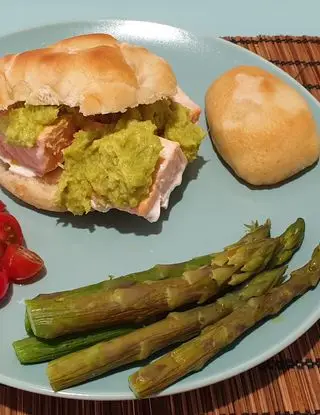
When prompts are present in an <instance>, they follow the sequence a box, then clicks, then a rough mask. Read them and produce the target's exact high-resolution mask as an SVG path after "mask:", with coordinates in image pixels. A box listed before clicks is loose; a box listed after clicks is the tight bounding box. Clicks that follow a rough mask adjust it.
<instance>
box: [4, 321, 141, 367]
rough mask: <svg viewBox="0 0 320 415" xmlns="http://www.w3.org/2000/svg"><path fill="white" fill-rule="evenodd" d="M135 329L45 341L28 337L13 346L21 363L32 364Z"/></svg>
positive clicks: (106, 331)
mask: <svg viewBox="0 0 320 415" xmlns="http://www.w3.org/2000/svg"><path fill="white" fill-rule="evenodd" d="M134 329H135V328H134V327H120V328H114V329H102V330H96V331H94V332H90V333H85V334H82V336H74V335H72V336H67V337H65V338H58V339H51V340H44V339H39V338H37V337H26V338H24V339H21V340H17V341H15V342H14V343H13V344H12V346H13V348H14V351H15V353H16V355H17V358H18V359H19V361H20V363H22V364H24V365H26V364H32V363H41V362H46V361H49V360H53V359H57V358H58V357H61V356H64V355H66V354H69V353H73V352H75V351H78V350H81V349H84V348H86V347H89V346H92V345H93V344H96V343H98V342H101V341H107V340H111V339H113V338H115V337H119V336H124V335H125V334H127V333H130V332H132V331H133V330H134Z"/></svg>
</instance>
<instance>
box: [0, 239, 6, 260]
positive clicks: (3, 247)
mask: <svg viewBox="0 0 320 415" xmlns="http://www.w3.org/2000/svg"><path fill="white" fill-rule="evenodd" d="M6 249H7V244H6V243H5V242H3V241H1V240H0V260H1V258H2V257H3V255H4V253H5V252H6Z"/></svg>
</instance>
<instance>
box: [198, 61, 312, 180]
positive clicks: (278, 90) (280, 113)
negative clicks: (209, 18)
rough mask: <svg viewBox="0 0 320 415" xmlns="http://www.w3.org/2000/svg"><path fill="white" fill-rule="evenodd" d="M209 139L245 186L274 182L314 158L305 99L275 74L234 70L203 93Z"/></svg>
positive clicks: (241, 68)
mask: <svg viewBox="0 0 320 415" xmlns="http://www.w3.org/2000/svg"><path fill="white" fill-rule="evenodd" d="M206 115H207V120H208V125H209V129H210V133H211V138H212V141H213V143H214V145H215V147H216V149H217V150H218V152H219V153H220V155H221V156H222V158H223V159H224V160H225V161H226V163H227V164H228V165H229V166H230V167H231V168H232V169H233V170H234V172H235V173H236V174H237V175H238V176H239V177H240V178H242V179H243V180H245V181H246V182H248V183H250V184H252V185H256V186H260V185H272V184H276V183H279V182H281V181H283V180H285V179H288V178H289V177H291V176H293V175H295V174H297V173H298V172H300V171H302V170H304V169H305V168H306V167H308V166H311V165H312V164H313V163H315V162H316V161H317V160H318V158H319V148H320V146H319V135H318V133H317V126H316V122H315V120H314V118H313V115H312V113H311V110H310V108H309V107H308V104H307V102H306V100H305V99H304V98H303V97H302V96H301V95H300V94H299V93H298V92H297V91H296V90H295V89H294V88H293V87H291V86H290V85H289V84H287V83H285V82H284V81H282V80H281V79H280V78H278V77H277V76H275V75H273V74H271V73H269V72H267V71H265V70H263V69H261V68H258V67H255V66H238V67H235V68H233V69H231V70H229V71H227V72H225V73H224V74H223V75H222V76H220V77H219V78H218V79H217V80H215V81H214V82H213V83H212V84H211V85H210V87H209V88H208V90H207V93H206Z"/></svg>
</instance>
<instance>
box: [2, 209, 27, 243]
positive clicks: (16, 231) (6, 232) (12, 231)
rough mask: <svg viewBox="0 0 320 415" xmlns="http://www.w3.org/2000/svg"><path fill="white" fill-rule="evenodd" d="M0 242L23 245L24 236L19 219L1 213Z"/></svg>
mask: <svg viewBox="0 0 320 415" xmlns="http://www.w3.org/2000/svg"><path fill="white" fill-rule="evenodd" d="M0 241H3V242H6V243H7V244H20V245H21V244H22V243H23V234H22V230H21V226H20V225H19V222H18V221H17V219H16V218H15V217H14V216H12V215H10V214H9V213H6V212H0Z"/></svg>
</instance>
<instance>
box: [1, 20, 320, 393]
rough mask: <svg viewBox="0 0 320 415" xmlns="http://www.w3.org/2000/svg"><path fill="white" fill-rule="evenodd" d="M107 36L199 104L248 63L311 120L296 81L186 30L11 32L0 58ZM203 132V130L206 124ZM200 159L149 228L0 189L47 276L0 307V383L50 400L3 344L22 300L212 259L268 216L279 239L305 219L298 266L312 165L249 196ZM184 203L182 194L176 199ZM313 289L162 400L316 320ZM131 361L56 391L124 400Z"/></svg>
mask: <svg viewBox="0 0 320 415" xmlns="http://www.w3.org/2000/svg"><path fill="white" fill-rule="evenodd" d="M90 32H109V33H111V34H114V35H115V36H116V37H118V38H120V39H122V40H126V41H131V42H134V43H138V44H142V45H144V46H146V47H148V48H150V49H151V50H153V51H154V52H156V53H157V54H159V55H162V56H164V57H165V58H166V59H167V60H168V61H169V62H170V63H171V64H172V66H173V68H174V70H175V72H176V74H177V77H178V80H179V83H180V85H181V87H182V88H183V89H184V90H185V91H186V92H187V93H188V94H189V95H190V96H191V97H192V98H193V100H195V101H196V102H197V103H199V104H200V105H201V106H202V107H204V95H205V91H206V89H207V87H208V86H209V84H210V83H211V82H212V80H213V79H215V78H216V77H217V76H218V75H220V74H221V73H222V72H224V71H225V70H227V69H229V68H231V67H233V66H235V65H240V64H250V65H258V66H260V67H263V68H265V69H267V70H269V71H271V72H273V73H275V74H277V75H278V76H280V77H281V78H283V79H284V80H285V81H286V82H288V83H290V84H291V85H292V86H293V87H295V88H296V89H297V90H298V91H299V92H300V93H302V94H303V96H305V98H306V99H307V100H308V102H309V104H310V106H311V108H312V110H313V112H314V115H315V117H316V119H317V122H318V125H319V124H320V109H319V104H318V103H317V101H316V100H315V99H314V98H313V97H312V96H311V95H310V94H309V93H308V92H307V91H305V90H304V89H303V88H302V87H301V86H300V85H299V84H298V83H297V82H295V81H294V80H293V79H292V78H290V77H289V76H287V75H286V74H285V73H283V72H282V71H280V70H279V69H277V68H276V67H274V66H272V65H271V64H269V63H268V62H266V61H264V60H263V59H261V58H259V57H258V56H256V55H254V54H251V53H249V52H247V51H245V50H244V49H242V48H240V47H236V46H233V45H232V44H230V43H228V42H225V41H223V40H220V39H213V38H208V39H199V38H197V37H196V36H194V35H192V34H191V33H188V32H185V31H182V30H180V29H176V28H173V27H169V26H163V25H159V24H153V23H147V22H131V21H115V20H112V21H99V22H81V23H70V24H59V25H53V26H46V27H40V28H36V29H33V30H28V31H24V32H19V33H15V34H12V35H9V36H6V37H3V38H1V39H0V54H1V55H3V54H5V53H9V52H10V53H11V52H18V51H22V50H25V49H31V48H36V47H40V46H45V45H46V44H50V43H52V42H54V41H57V40H59V39H62V38H64V37H69V36H73V35H77V34H81V33H90ZM201 124H202V126H203V127H205V121H204V117H203V116H202V119H201ZM200 156H201V158H200V161H196V162H194V163H193V164H192V165H191V166H190V168H189V169H188V171H187V173H186V174H185V178H184V183H183V185H182V186H181V188H180V189H177V190H176V191H175V193H174V195H173V197H172V199H171V203H170V208H169V210H168V211H167V212H164V213H163V215H162V220H160V221H159V222H158V223H155V224H149V223H147V222H146V221H144V220H142V219H139V218H137V217H134V216H130V215H127V214H124V213H117V212H116V213H110V214H108V215H103V214H92V215H88V216H87V217H85V218H72V217H70V216H67V215H64V216H61V217H60V218H59V217H58V216H54V215H47V214H44V213H39V212H36V211H34V210H32V209H30V208H28V207H26V206H22V205H20V204H17V203H16V202H15V201H13V200H12V199H11V198H10V197H8V196H7V195H4V194H2V193H1V195H0V196H1V199H2V200H4V202H5V203H6V204H7V206H8V208H9V210H10V212H12V213H13V214H14V215H15V216H16V217H17V218H18V219H19V220H20V223H21V225H22V228H23V230H24V233H25V236H26V240H27V241H28V244H29V246H30V248H32V249H34V250H35V251H37V252H39V254H40V255H41V256H42V257H43V258H44V260H45V263H46V265H47V269H48V274H47V276H46V277H45V278H43V279H42V280H41V281H38V282H37V283H35V284H32V285H28V286H15V287H14V292H13V297H12V299H11V301H10V303H9V304H8V305H6V306H5V307H3V308H2V309H1V310H0V333H1V334H0V336H1V337H0V383H4V384H6V385H10V386H14V387H17V388H21V389H26V390H29V391H33V392H39V393H44V394H52V392H51V389H50V387H49V384H48V381H47V378H46V374H45V370H46V365H45V364H43V365H36V366H28V367H24V366H21V365H20V364H19V363H18V361H17V359H16V357H15V355H14V352H13V349H12V347H11V343H12V342H13V341H14V340H17V339H19V338H21V337H23V336H24V335H25V332H24V324H23V323H24V299H25V298H32V297H34V296H35V295H37V294H39V293H46V292H52V291H58V290H65V289H72V288H76V287H79V286H81V285H87V284H90V283H94V282H98V281H100V280H102V279H104V278H105V277H106V275H108V274H114V275H122V274H126V273H129V272H133V271H137V270H142V269H145V268H148V267H150V266H152V265H153V264H155V263H165V262H178V261H182V260H185V259H188V258H191V257H194V256H196V255H201V254H204V253H208V252H214V251H217V250H219V249H221V248H222V247H223V246H225V245H227V244H229V243H231V242H233V241H235V240H237V239H238V238H239V237H240V236H241V235H242V234H243V231H244V228H243V224H245V223H248V222H250V221H251V220H253V219H258V220H259V221H264V220H265V219H266V218H268V217H270V218H271V220H272V225H273V226H272V231H273V234H275V235H276V234H279V233H281V232H282V231H283V230H284V229H285V228H286V226H287V225H288V224H289V223H291V222H293V221H294V220H295V219H296V218H297V217H299V216H302V217H303V218H304V219H305V220H306V225H307V227H306V238H305V241H304V244H303V246H302V248H301V250H300V251H299V253H297V255H296V256H295V257H294V259H293V261H292V263H291V266H290V269H293V268H296V267H298V266H301V265H303V264H304V263H305V262H306V261H307V260H308V259H309V258H310V255H311V252H312V250H313V248H314V247H315V245H316V244H318V242H319V236H320V220H319V203H320V197H319V194H320V193H319V192H320V190H319V182H320V170H319V166H317V167H315V168H314V169H313V170H311V171H310V172H308V173H306V174H305V175H303V176H301V177H300V178H298V179H296V180H294V181H292V182H290V183H288V184H286V185H284V186H282V187H279V188H277V189H274V190H250V189H249V188H247V187H246V186H245V185H243V184H240V183H239V182H238V181H237V180H236V179H235V178H234V177H233V176H232V175H231V174H230V173H229V171H228V170H227V169H226V168H225V167H224V166H223V165H222V164H221V162H220V161H219V160H218V158H217V155H216V154H215V153H214V151H213V150H212V146H211V143H210V140H209V138H207V139H206V140H205V142H204V143H203V144H202V146H201V151H200ZM182 195H183V198H182ZM319 297H320V286H319V287H318V288H316V289H315V290H313V291H311V292H309V293H307V294H306V295H305V296H304V297H303V298H301V299H299V300H297V301H296V302H295V303H293V304H292V305H291V306H290V307H288V308H287V309H286V311H285V312H284V313H283V314H282V316H281V318H278V319H276V320H274V321H268V322H266V323H264V324H263V325H261V326H259V328H258V329H257V330H255V331H253V332H251V333H250V334H249V335H248V336H247V337H245V338H244V339H243V340H241V341H240V342H239V343H238V344H237V345H236V346H235V347H234V348H232V349H230V350H228V351H227V352H226V353H225V354H223V355H221V356H220V357H219V358H217V359H215V360H214V361H213V362H212V363H210V364H209V365H208V366H207V367H206V368H205V369H204V370H202V371H201V372H199V373H196V374H193V375H191V376H188V377H187V378H185V379H183V380H182V381H180V382H178V383H177V384H175V385H173V386H172V387H170V388H168V389H167V390H165V391H164V393H162V395H166V394H173V393H177V392H182V391H186V390H189V389H194V388H198V387H201V386H205V385H208V384H212V383H215V382H218V381H221V380H223V379H226V378H229V377H231V376H234V375H236V374H238V373H240V372H242V371H244V370H247V369H249V368H251V367H253V366H255V365H257V364H259V363H261V362H263V361H264V360H266V359H268V358H270V357H271V356H273V355H274V354H276V353H277V352H279V351H280V350H281V349H283V348H285V347H286V346H288V345H289V344H290V343H292V342H293V341H294V340H296V339H297V338H298V337H299V336H301V335H302V334H303V333H304V332H305V331H306V330H307V329H308V328H310V327H311V326H312V324H313V323H315V322H316V321H317V320H318V318H319V316H320V301H319ZM138 367H139V365H133V366H131V367H130V368H129V369H126V370H125V371H121V370H120V371H117V372H116V373H113V374H112V375H107V376H105V377H103V378H101V379H99V380H95V381H92V382H90V383H87V384H84V385H82V386H79V387H76V388H72V389H69V390H67V391H65V392H62V393H59V396H63V397H70V398H82V399H101V400H110V399H131V398H133V395H132V393H131V391H130V390H129V387H128V382H127V379H128V376H129V375H130V374H131V373H133V372H134V371H135V370H136V369H137V368H138Z"/></svg>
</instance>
